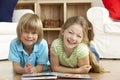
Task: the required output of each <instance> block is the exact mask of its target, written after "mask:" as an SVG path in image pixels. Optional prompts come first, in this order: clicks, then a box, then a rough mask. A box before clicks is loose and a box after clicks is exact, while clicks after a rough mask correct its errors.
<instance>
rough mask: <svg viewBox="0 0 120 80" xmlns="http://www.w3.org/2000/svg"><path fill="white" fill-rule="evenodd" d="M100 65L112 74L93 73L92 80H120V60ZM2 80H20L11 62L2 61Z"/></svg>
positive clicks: (0, 72)
mask: <svg viewBox="0 0 120 80" xmlns="http://www.w3.org/2000/svg"><path fill="white" fill-rule="evenodd" d="M100 64H101V66H103V67H104V69H105V70H106V71H110V72H108V73H102V74H99V73H91V74H90V75H91V76H92V78H93V79H92V80H120V60H100ZM0 80H20V75H18V74H14V73H13V68H12V63H11V62H10V61H7V60H5V61H0ZM72 80H73V79H72Z"/></svg>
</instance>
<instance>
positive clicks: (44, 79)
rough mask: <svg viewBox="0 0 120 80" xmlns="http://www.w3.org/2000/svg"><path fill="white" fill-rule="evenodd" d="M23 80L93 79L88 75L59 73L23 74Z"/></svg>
mask: <svg viewBox="0 0 120 80" xmlns="http://www.w3.org/2000/svg"><path fill="white" fill-rule="evenodd" d="M21 79H22V80H57V79H84V80H92V77H91V76H90V75H88V74H67V73H57V72H45V73H36V74H23V75H22V76H21Z"/></svg>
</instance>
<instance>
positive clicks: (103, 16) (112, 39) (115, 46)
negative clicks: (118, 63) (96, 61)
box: [87, 7, 120, 58]
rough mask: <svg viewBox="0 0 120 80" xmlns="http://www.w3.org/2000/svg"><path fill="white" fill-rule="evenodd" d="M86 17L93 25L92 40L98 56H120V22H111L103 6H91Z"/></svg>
mask: <svg viewBox="0 0 120 80" xmlns="http://www.w3.org/2000/svg"><path fill="white" fill-rule="evenodd" d="M87 18H88V20H89V21H90V22H91V24H92V26H93V32H94V39H93V41H94V43H95V44H96V48H97V50H98V52H99V53H100V54H99V55H100V57H101V58H120V49H119V48H120V34H119V33H120V22H113V20H111V18H110V17H109V13H108V11H107V9H105V8H104V7H91V8H90V9H89V10H88V11H87Z"/></svg>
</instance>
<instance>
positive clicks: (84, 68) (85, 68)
mask: <svg viewBox="0 0 120 80" xmlns="http://www.w3.org/2000/svg"><path fill="white" fill-rule="evenodd" d="M91 68H92V67H91V66H90V65H84V66H81V67H79V68H78V69H77V71H79V72H78V73H88V72H89V70H90V69H91Z"/></svg>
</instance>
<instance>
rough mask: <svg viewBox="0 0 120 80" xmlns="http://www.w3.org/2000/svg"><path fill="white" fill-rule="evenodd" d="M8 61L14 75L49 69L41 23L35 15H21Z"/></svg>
mask: <svg viewBox="0 0 120 80" xmlns="http://www.w3.org/2000/svg"><path fill="white" fill-rule="evenodd" d="M9 60H11V61H12V62H13V69H14V71H15V72H16V73H19V74H25V73H39V72H42V71H46V70H48V69H49V67H48V65H49V61H48V45H47V42H46V40H45V39H43V29H42V22H41V20H40V18H39V17H38V16H37V15H36V14H32V13H27V14H25V15H23V16H22V17H21V19H20V21H19V23H18V25H17V38H15V39H14V40H12V41H11V44H10V50H9Z"/></svg>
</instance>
